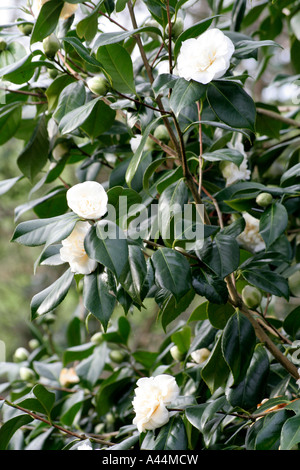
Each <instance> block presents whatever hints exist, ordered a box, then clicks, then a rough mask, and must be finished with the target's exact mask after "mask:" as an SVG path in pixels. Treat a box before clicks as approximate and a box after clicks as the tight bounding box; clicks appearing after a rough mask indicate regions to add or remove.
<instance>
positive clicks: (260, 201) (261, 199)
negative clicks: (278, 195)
mask: <svg viewBox="0 0 300 470" xmlns="http://www.w3.org/2000/svg"><path fill="white" fill-rule="evenodd" d="M272 201H273V197H272V195H271V194H269V193H260V194H259V195H258V196H257V198H256V204H257V205H258V206H260V207H267V206H269V205H270V204H271V203H272Z"/></svg>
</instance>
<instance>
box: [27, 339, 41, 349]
mask: <svg viewBox="0 0 300 470" xmlns="http://www.w3.org/2000/svg"><path fill="white" fill-rule="evenodd" d="M39 345H40V342H39V340H38V339H36V338H32V339H31V340H30V341H29V343H28V346H29V347H30V349H32V350H33V349H36V348H38V347H39Z"/></svg>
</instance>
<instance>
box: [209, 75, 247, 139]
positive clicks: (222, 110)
mask: <svg viewBox="0 0 300 470" xmlns="http://www.w3.org/2000/svg"><path fill="white" fill-rule="evenodd" d="M207 99H208V102H209V105H210V107H211V108H212V110H213V111H214V112H215V114H216V115H217V117H218V118H219V119H220V120H221V121H223V122H224V123H225V124H228V125H229V126H232V127H237V128H244V129H250V130H251V131H254V129H255V118H256V108H255V104H254V102H253V100H252V98H251V97H250V96H249V95H248V94H247V93H246V92H245V91H244V90H243V88H242V87H241V86H240V85H238V84H237V83H234V82H231V83H230V82H226V81H222V80H218V81H217V80H216V81H214V82H211V83H210V85H209V86H208V88H207Z"/></svg>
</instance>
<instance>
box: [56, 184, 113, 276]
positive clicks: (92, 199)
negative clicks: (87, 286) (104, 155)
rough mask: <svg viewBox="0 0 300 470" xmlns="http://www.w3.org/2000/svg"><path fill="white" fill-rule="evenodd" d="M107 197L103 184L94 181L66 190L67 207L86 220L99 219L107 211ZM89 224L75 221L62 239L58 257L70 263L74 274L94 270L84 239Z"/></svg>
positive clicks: (93, 262) (87, 272) (93, 263)
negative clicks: (68, 233) (68, 232)
mask: <svg viewBox="0 0 300 470" xmlns="http://www.w3.org/2000/svg"><path fill="white" fill-rule="evenodd" d="M107 201H108V197H107V194H106V192H105V189H104V188H103V186H102V185H101V184H99V183H97V182H96V181H85V182H84V183H79V184H76V185H75V186H73V187H72V188H70V189H69V190H68V191H67V203H68V206H69V208H70V209H71V210H72V211H73V212H75V214H77V215H78V216H79V217H81V218H83V219H87V220H94V219H100V217H102V216H103V215H104V214H105V213H106V212H107ZM90 227H91V225H90V223H89V222H87V221H80V222H77V224H76V225H75V228H74V229H73V231H72V233H71V234H70V235H69V236H68V237H67V238H65V239H64V240H62V248H61V249H60V257H61V259H62V261H65V262H67V263H69V264H70V268H71V271H72V272H74V273H76V274H90V273H91V272H93V271H95V269H96V267H97V261H95V260H93V259H91V258H89V257H88V255H87V253H86V251H85V248H84V239H85V236H86V234H87V232H88V231H89V229H90Z"/></svg>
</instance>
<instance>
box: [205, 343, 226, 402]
mask: <svg viewBox="0 0 300 470" xmlns="http://www.w3.org/2000/svg"><path fill="white" fill-rule="evenodd" d="M221 342H222V335H220V336H219V338H218V340H217V342H216V344H215V346H214V349H213V350H212V352H211V354H210V356H209V358H208V360H207V362H206V364H205V366H204V367H203V369H202V371H201V375H202V378H203V380H204V381H205V383H206V384H207V386H208V388H209V389H210V392H211V393H214V392H215V391H216V390H217V389H218V388H219V387H222V386H224V385H225V383H226V382H227V379H228V376H229V368H228V365H227V363H226V361H225V359H224V357H223V354H222V348H221Z"/></svg>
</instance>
